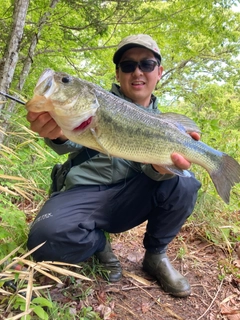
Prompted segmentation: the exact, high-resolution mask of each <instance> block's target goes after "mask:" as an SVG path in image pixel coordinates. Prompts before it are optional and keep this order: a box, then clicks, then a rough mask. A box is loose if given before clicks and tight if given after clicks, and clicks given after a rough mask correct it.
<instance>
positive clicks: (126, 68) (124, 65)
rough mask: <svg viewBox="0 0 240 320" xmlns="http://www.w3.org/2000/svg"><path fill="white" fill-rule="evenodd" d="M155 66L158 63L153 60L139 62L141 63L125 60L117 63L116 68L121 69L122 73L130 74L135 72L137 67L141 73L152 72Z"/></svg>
mask: <svg viewBox="0 0 240 320" xmlns="http://www.w3.org/2000/svg"><path fill="white" fill-rule="evenodd" d="M156 65H159V62H157V61H155V60H149V59H146V60H141V61H132V60H126V61H122V62H120V63H119V65H118V67H120V68H121V70H122V72H124V73H131V72H134V71H135V70H136V68H137V67H138V68H139V69H140V70H142V72H152V71H153V70H154V69H155V67H156Z"/></svg>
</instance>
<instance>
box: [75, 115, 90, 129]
mask: <svg viewBox="0 0 240 320" xmlns="http://www.w3.org/2000/svg"><path fill="white" fill-rule="evenodd" d="M92 118H93V117H90V118H88V119H87V120H85V121H83V122H82V123H81V124H80V125H79V126H77V127H76V128H74V129H73V131H81V130H83V129H85V128H86V127H87V126H89V125H90V123H91V122H92Z"/></svg>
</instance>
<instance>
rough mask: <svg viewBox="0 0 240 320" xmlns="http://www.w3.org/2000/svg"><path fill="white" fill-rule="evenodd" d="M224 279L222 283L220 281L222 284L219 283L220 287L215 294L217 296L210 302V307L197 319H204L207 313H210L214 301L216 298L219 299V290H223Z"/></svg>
mask: <svg viewBox="0 0 240 320" xmlns="http://www.w3.org/2000/svg"><path fill="white" fill-rule="evenodd" d="M223 280H224V279H222V281H221V283H220V285H219V287H218V290H217V292H216V294H215V297H214V298H213V300H212V302H211V303H210V305H209V307H208V308H207V309H206V310H205V312H204V313H203V314H202V315H201V316H200V317H199V318H197V319H196V320H200V319H202V318H203V317H204V316H205V314H206V313H208V311H209V310H210V309H211V307H212V305H213V303H214V302H215V300H216V299H217V296H218V294H219V292H220V290H221V288H222V285H223Z"/></svg>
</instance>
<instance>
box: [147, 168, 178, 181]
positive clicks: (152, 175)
mask: <svg viewBox="0 0 240 320" xmlns="http://www.w3.org/2000/svg"><path fill="white" fill-rule="evenodd" d="M141 169H142V171H143V173H144V174H145V175H146V176H148V177H149V178H151V179H153V180H155V181H162V180H169V179H172V178H173V177H175V175H174V174H161V173H159V172H157V171H156V170H154V168H153V167H152V165H151V164H141Z"/></svg>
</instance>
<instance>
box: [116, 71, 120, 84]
mask: <svg viewBox="0 0 240 320" xmlns="http://www.w3.org/2000/svg"><path fill="white" fill-rule="evenodd" d="M116 79H117V81H118V82H119V69H116Z"/></svg>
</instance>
